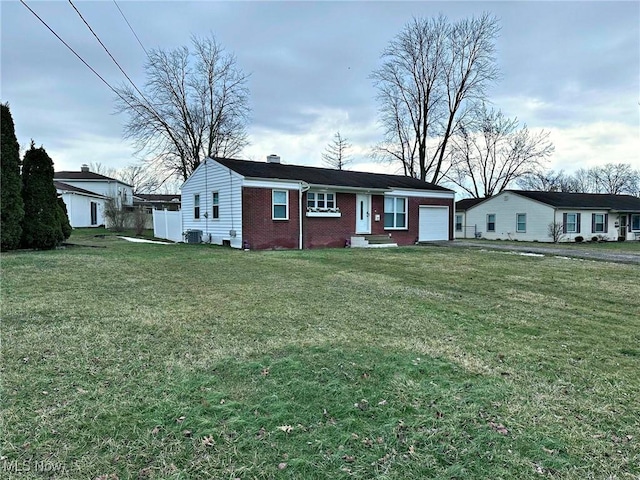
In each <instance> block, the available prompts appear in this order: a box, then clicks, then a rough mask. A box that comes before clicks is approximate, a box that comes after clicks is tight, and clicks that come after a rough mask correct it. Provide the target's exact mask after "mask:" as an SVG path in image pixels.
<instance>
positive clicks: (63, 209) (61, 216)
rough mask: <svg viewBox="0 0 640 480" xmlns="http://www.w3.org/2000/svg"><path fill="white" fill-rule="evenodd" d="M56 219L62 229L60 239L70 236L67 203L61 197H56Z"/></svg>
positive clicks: (70, 229)
mask: <svg viewBox="0 0 640 480" xmlns="http://www.w3.org/2000/svg"><path fill="white" fill-rule="evenodd" d="M58 220H59V222H60V228H61V229H62V239H63V240H66V239H67V238H69V237H70V236H71V231H72V228H71V223H69V215H68V213H67V205H66V204H65V203H64V200H63V199H62V198H61V197H58Z"/></svg>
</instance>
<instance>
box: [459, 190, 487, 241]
mask: <svg viewBox="0 0 640 480" xmlns="http://www.w3.org/2000/svg"><path fill="white" fill-rule="evenodd" d="M484 200H485V199H484V198H465V199H462V200H458V201H457V202H456V215H455V217H454V222H455V223H454V229H453V230H454V232H453V233H454V235H455V238H478V237H479V236H480V235H479V232H478V225H476V224H468V223H467V210H469V209H470V208H472V207H474V206H476V205H477V204H478V203H480V202H482V201H484Z"/></svg>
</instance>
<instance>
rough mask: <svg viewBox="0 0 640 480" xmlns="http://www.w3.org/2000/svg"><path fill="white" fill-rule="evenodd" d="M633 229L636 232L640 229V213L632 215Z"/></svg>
mask: <svg viewBox="0 0 640 480" xmlns="http://www.w3.org/2000/svg"><path fill="white" fill-rule="evenodd" d="M631 230H632V231H634V232H637V231H639V230H640V215H631Z"/></svg>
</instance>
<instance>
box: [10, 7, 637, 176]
mask: <svg viewBox="0 0 640 480" xmlns="http://www.w3.org/2000/svg"><path fill="white" fill-rule="evenodd" d="M25 1H26V3H27V4H28V5H29V6H30V7H31V8H32V9H33V10H34V11H35V12H36V13H38V15H40V17H41V18H42V19H43V20H44V21H45V22H47V24H48V25H49V26H50V27H51V28H52V29H53V30H54V31H55V32H56V33H57V34H58V35H59V36H60V37H62V38H63V39H64V40H65V41H66V42H67V43H68V44H69V45H71V46H72V47H73V48H74V49H75V50H76V51H77V52H78V53H79V54H80V55H81V56H82V57H83V58H84V59H85V60H86V61H87V62H88V63H89V64H90V65H91V66H92V67H93V68H94V69H95V70H97V71H98V72H99V73H100V74H101V75H102V76H103V77H104V78H105V79H106V80H107V81H108V82H109V83H111V84H113V85H118V84H120V83H122V82H124V81H125V79H124V77H123V76H122V74H121V73H120V71H119V70H118V69H117V67H116V66H115V65H114V64H113V63H112V61H111V60H110V59H109V57H108V56H107V54H106V53H105V52H104V50H103V49H102V48H101V47H100V45H99V44H98V43H97V41H96V40H95V39H94V37H93V36H92V34H91V33H90V32H89V30H88V29H87V27H86V26H85V25H84V23H83V22H82V20H81V19H80V18H79V17H78V15H77V14H76V12H75V11H74V9H73V8H72V6H71V5H70V4H69V3H68V2H67V1H48V2H41V1H34V0H25ZM74 4H75V5H76V7H77V8H78V10H80V12H81V13H82V14H83V16H84V17H85V19H86V20H87V21H88V22H89V24H90V25H91V26H92V28H93V29H94V31H95V32H96V33H97V35H98V36H99V37H100V39H101V40H102V41H103V43H104V44H105V45H106V46H107V47H108V48H109V50H110V51H111V53H112V55H113V56H114V57H115V58H116V59H117V60H118V62H119V63H120V65H121V66H122V67H123V68H124V70H125V71H126V72H127V74H128V75H129V76H130V77H131V78H132V79H133V81H134V82H135V83H136V84H137V85H142V84H144V69H143V65H144V62H145V59H146V56H145V53H144V51H143V49H142V48H141V47H140V45H139V44H138V42H137V40H136V38H135V37H134V35H133V33H132V32H131V30H130V29H129V27H128V25H127V24H126V22H125V20H124V19H123V17H122V15H121V14H120V12H119V11H118V8H117V7H118V6H119V7H120V8H121V10H122V12H123V13H124V15H125V16H126V18H127V20H128V21H129V23H130V24H131V26H132V27H133V29H134V31H135V32H136V34H137V35H138V37H139V38H140V40H141V42H142V44H143V45H144V46H145V48H147V49H150V48H163V49H172V48H175V47H177V46H181V45H188V44H189V42H190V37H191V36H192V35H193V34H196V35H200V36H204V35H208V34H209V33H213V34H214V35H215V37H216V39H217V40H218V42H220V43H221V44H222V45H223V46H224V47H225V48H226V50H228V51H229V52H232V53H234V54H235V55H236V57H237V63H238V66H239V67H240V68H241V69H242V70H243V71H244V72H246V73H249V74H250V80H249V89H250V92H251V108H252V115H251V123H250V126H249V137H250V141H251V145H250V146H249V147H248V148H246V149H245V151H244V154H243V155H242V156H243V157H244V158H246V159H251V160H263V159H264V158H265V157H266V155H268V154H270V153H276V154H279V155H280V156H281V157H282V161H283V162H285V163H290V164H300V165H313V166H320V165H321V163H322V159H321V153H322V152H323V150H324V149H325V148H326V146H327V144H328V143H329V142H330V141H331V139H332V137H333V134H334V133H335V132H336V131H340V132H341V134H342V135H343V136H344V137H347V138H348V140H349V141H350V142H351V143H352V144H353V148H352V150H351V153H352V154H353V157H354V160H355V163H354V164H353V165H352V166H351V168H352V169H354V170H367V171H388V172H390V173H396V172H395V171H394V168H393V167H388V166H384V165H380V164H376V163H374V162H373V161H372V160H371V159H370V157H369V152H370V150H371V146H372V145H373V144H375V143H376V142H377V141H379V140H380V138H381V131H380V130H379V129H378V126H377V123H376V102H375V90H374V88H373V86H372V83H371V80H370V79H369V75H370V73H371V72H372V71H373V70H374V69H376V68H377V66H378V65H379V64H380V63H379V62H380V53H381V52H382V50H383V49H384V48H385V46H386V45H387V44H388V43H389V41H390V40H391V39H392V38H393V37H394V36H395V35H396V34H397V33H398V32H400V31H401V30H402V28H403V26H404V25H405V24H406V23H407V22H408V21H409V20H410V19H411V18H412V16H416V17H431V16H437V15H438V14H439V13H443V14H444V15H446V16H447V17H448V18H449V19H450V20H452V21H455V20H457V19H460V18H465V17H471V16H474V15H475V16H478V15H480V14H482V13H483V12H489V13H491V14H493V15H495V16H496V17H497V18H498V19H499V20H500V26H501V32H500V37H499V39H498V40H497V43H496V49H497V58H498V66H499V68H500V70H501V74H502V79H501V80H500V81H499V82H498V83H497V84H496V85H495V86H493V87H492V89H491V91H490V100H491V102H492V104H493V105H494V106H495V107H497V108H501V109H502V111H503V112H504V113H505V114H506V115H508V116H512V117H513V116H516V117H518V119H519V120H520V121H521V122H524V123H526V124H527V125H528V126H529V128H530V129H532V130H540V129H545V130H547V131H549V132H550V134H551V139H552V141H553V143H554V145H555V147H556V150H555V153H554V154H553V157H552V158H551V161H550V162H549V168H553V169H556V170H558V169H564V170H566V171H567V172H573V171H575V170H576V169H578V168H580V167H589V166H594V165H598V164H603V163H607V162H616V163H617V162H624V163H631V164H632V165H633V166H634V167H636V168H640V2H637V1H625V2H590V1H581V2H561V1H548V2H546V1H545V2H542V1H539V2H517V1H510V2H481V1H473V2H446V3H445V2H431V1H422V2H347V1H333V2H315V1H305V2H284V1H278V2H276V1H271V2H267V1H261V2H182V1H164V2H153V1H126V0H117V5H116V3H114V2H113V1H112V0H108V1H99V2H98V1H93V2H85V1H81V0H75V1H74ZM0 8H1V22H2V37H1V40H2V51H1V80H2V83H1V100H2V102H9V104H10V107H11V112H12V115H13V119H14V122H15V124H16V134H17V136H18V141H19V142H20V145H21V147H22V149H23V150H24V148H25V147H26V146H28V143H29V141H30V139H32V138H33V139H34V140H35V142H36V144H37V145H43V146H44V147H45V148H46V149H47V151H48V153H49V154H50V156H51V157H52V158H53V159H54V162H55V168H56V170H76V169H79V168H80V165H81V164H83V163H89V162H99V163H102V164H103V165H105V166H108V167H113V168H120V167H123V166H126V165H128V164H130V163H133V162H134V161H135V160H136V159H135V158H134V149H133V148H132V146H131V145H130V144H128V143H127V142H126V141H124V140H123V139H122V127H123V125H124V122H125V117H123V116H121V115H116V114H115V113H114V94H113V92H111V91H110V90H109V89H108V88H107V87H106V86H105V85H104V84H103V83H102V82H101V81H100V80H99V79H98V78H97V77H96V76H95V75H94V74H93V73H92V72H91V71H90V70H89V69H88V68H87V67H86V66H84V65H83V64H82V63H81V62H80V61H79V60H78V59H77V58H76V57H75V56H74V55H73V54H72V53H71V52H70V51H69V50H68V49H67V48H66V47H65V46H64V45H63V44H62V43H61V42H60V41H59V40H58V39H57V38H55V36H54V35H53V34H52V33H51V32H50V31H49V30H47V29H46V27H45V26H44V25H42V24H41V23H40V21H39V20H38V19H37V18H36V17H35V16H34V15H33V14H32V13H31V12H29V10H27V8H25V6H24V5H23V4H21V3H20V2H19V1H7V0H3V1H1V2H0Z"/></svg>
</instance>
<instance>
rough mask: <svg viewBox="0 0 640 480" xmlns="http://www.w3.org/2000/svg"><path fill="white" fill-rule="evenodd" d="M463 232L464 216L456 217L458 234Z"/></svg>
mask: <svg viewBox="0 0 640 480" xmlns="http://www.w3.org/2000/svg"><path fill="white" fill-rule="evenodd" d="M461 231H462V215H456V232H461Z"/></svg>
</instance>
